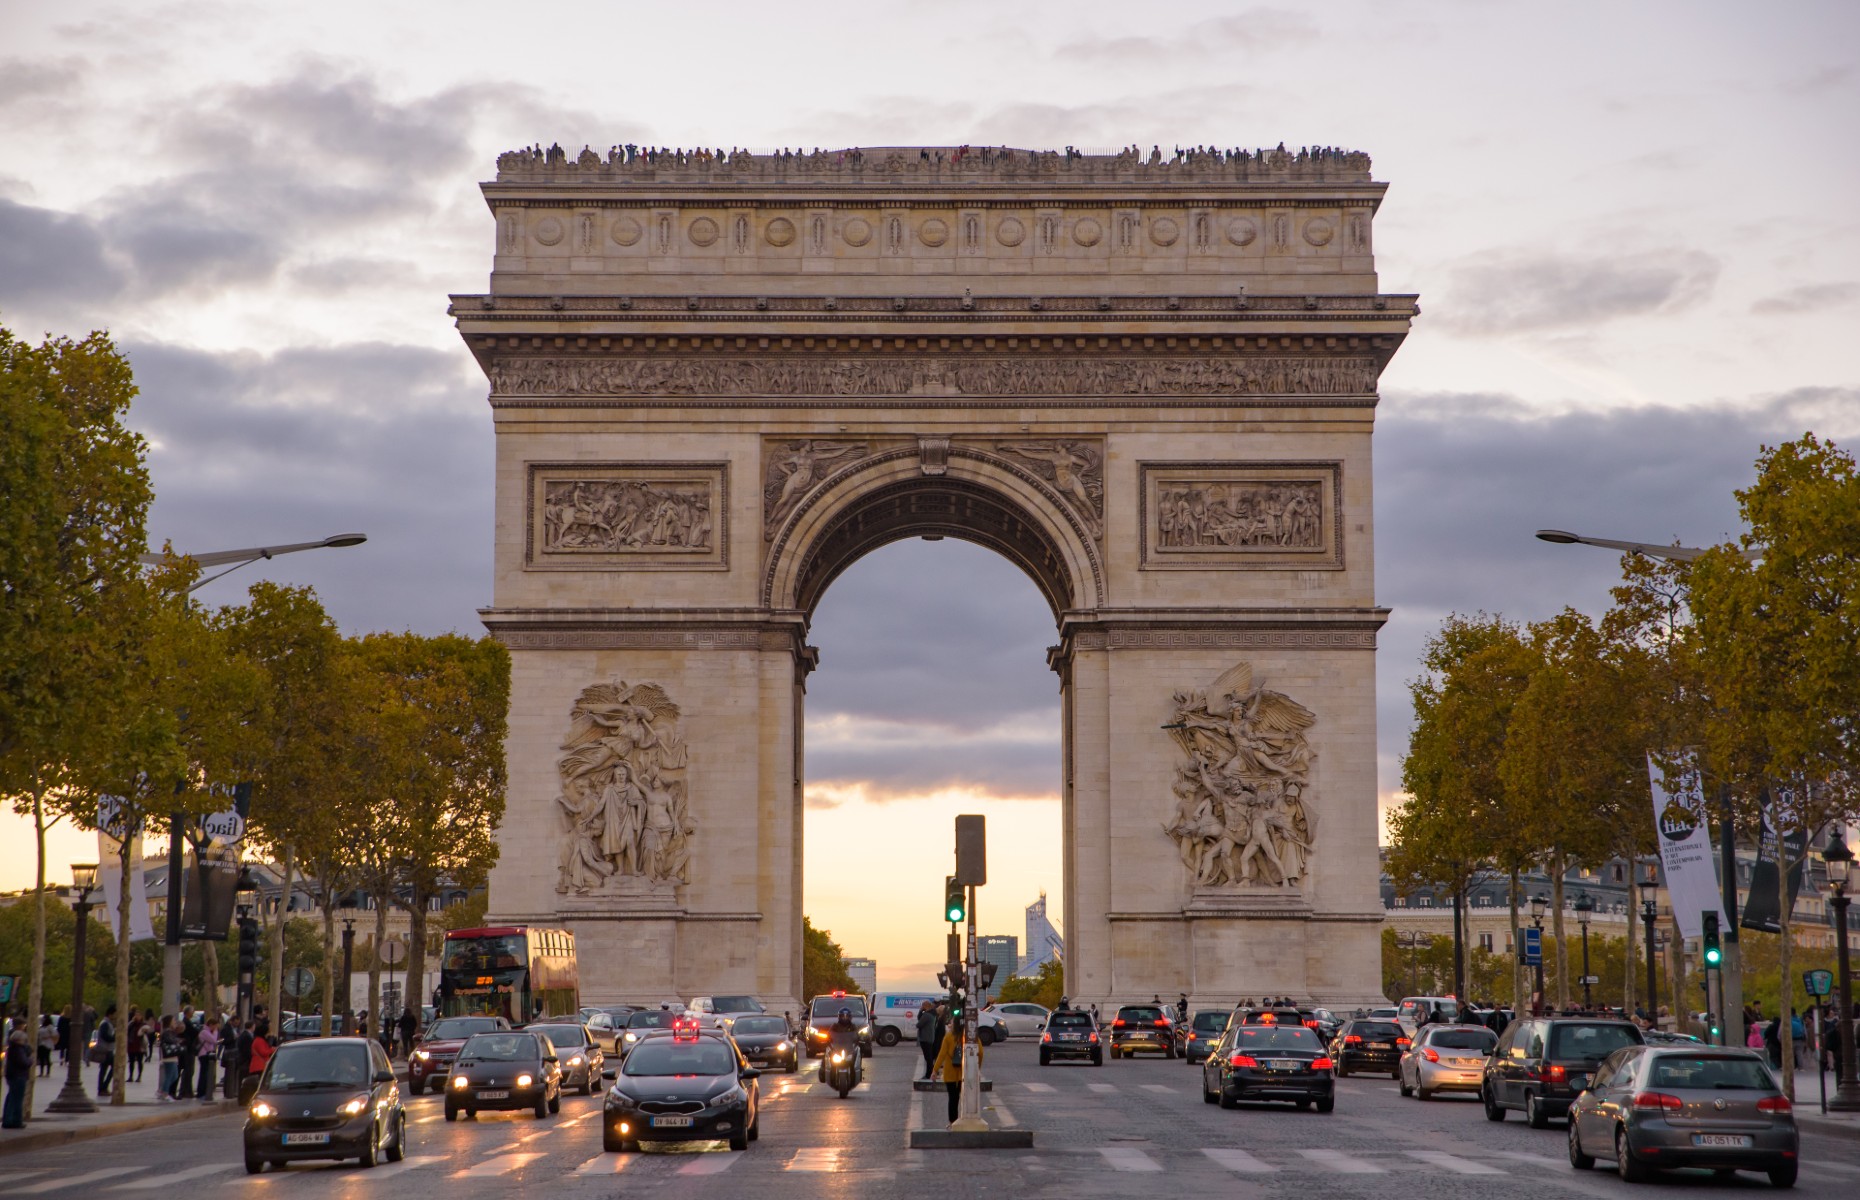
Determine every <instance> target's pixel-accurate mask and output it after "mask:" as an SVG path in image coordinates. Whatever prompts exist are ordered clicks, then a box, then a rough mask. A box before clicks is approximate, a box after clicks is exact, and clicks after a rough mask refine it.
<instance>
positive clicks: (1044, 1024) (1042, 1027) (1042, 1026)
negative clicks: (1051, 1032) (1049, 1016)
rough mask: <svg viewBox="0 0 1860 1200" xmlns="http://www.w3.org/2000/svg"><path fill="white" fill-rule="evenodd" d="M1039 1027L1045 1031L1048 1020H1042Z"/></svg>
mask: <svg viewBox="0 0 1860 1200" xmlns="http://www.w3.org/2000/svg"><path fill="white" fill-rule="evenodd" d="M1039 1028H1040V1031H1041V1032H1045V1030H1046V1022H1045V1021H1041V1022H1040V1025H1039Z"/></svg>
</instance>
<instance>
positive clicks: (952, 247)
mask: <svg viewBox="0 0 1860 1200" xmlns="http://www.w3.org/2000/svg"><path fill="white" fill-rule="evenodd" d="M1382 190H1383V185H1381V184H1377V183H1374V182H1371V181H1370V179H1369V175H1368V162H1367V159H1366V157H1364V156H1360V155H1346V154H1340V153H1337V152H1331V151H1323V152H1312V153H1309V154H1307V155H1303V156H1291V155H1282V154H1279V153H1278V152H1272V153H1269V154H1267V155H1263V156H1260V157H1257V158H1253V157H1229V156H1223V157H1221V158H1219V159H1209V158H1202V159H1198V160H1195V161H1193V162H1188V163H1183V164H1164V165H1159V166H1156V167H1151V166H1147V165H1144V164H1141V163H1137V162H1133V161H1129V160H1127V159H1125V158H1123V157H1118V158H1105V159H1098V158H1083V159H1064V160H1062V159H1060V158H1058V157H1057V156H1043V155H1029V154H1027V153H1026V152H1019V151H1017V152H1013V153H1006V152H1002V153H995V154H991V155H990V157H989V158H988V160H986V161H981V160H978V159H975V158H973V157H967V158H958V157H956V156H954V155H953V154H952V152H951V151H949V150H947V149H944V150H937V149H935V148H932V149H931V150H929V151H925V152H924V153H923V154H922V155H920V154H919V153H918V152H917V150H916V149H915V148H913V149H911V150H910V151H908V152H903V151H900V152H895V153H894V152H890V151H885V152H873V151H867V152H864V153H863V154H853V153H849V154H846V155H840V156H837V157H836V156H826V157H822V158H813V157H812V156H808V157H803V158H801V159H774V158H748V157H738V158H732V159H730V160H728V161H725V162H715V161H708V162H707V161H683V162H681V161H678V160H677V159H675V158H674V159H671V160H667V159H663V158H661V159H659V160H658V161H654V162H641V161H636V162H626V161H619V160H616V161H604V160H602V159H600V158H599V157H598V156H594V155H592V154H590V153H586V152H584V154H583V156H582V157H581V159H579V160H578V161H577V162H574V163H570V162H567V161H566V159H561V158H554V157H552V156H547V155H545V156H542V157H537V156H534V155H531V154H528V153H516V154H511V155H505V156H503V157H502V158H500V160H499V173H498V178H497V180H496V181H495V182H492V183H487V184H486V185H484V191H485V195H486V199H487V201H488V203H489V205H490V207H491V210H492V213H493V216H494V218H495V228H496V256H495V258H494V260H493V274H492V286H491V289H490V291H489V292H488V293H487V294H485V295H481V296H455V297H453V307H452V312H453V314H454V316H455V317H456V319H457V321H458V326H459V330H460V333H461V335H462V336H463V338H464V340H465V342H466V344H467V346H468V347H470V349H471V350H472V352H473V353H474V355H475V356H476V357H477V359H478V361H479V362H480V364H481V365H482V367H483V369H484V370H485V373H486V375H487V377H488V378H489V379H490V381H491V407H492V410H493V414H494V417H495V421H496V428H497V443H498V465H497V470H498V488H497V555H496V565H497V576H496V586H495V597H494V603H493V606H492V607H489V608H487V609H485V610H484V619H485V623H486V625H487V626H488V627H489V628H490V629H491V630H492V631H493V632H494V633H495V634H496V635H497V636H498V637H500V638H501V639H502V640H503V641H504V642H505V643H506V644H507V645H508V646H509V647H510V649H511V652H512V662H513V681H512V683H513V686H512V711H511V732H510V738H509V743H508V757H509V769H510V790H509V809H508V814H509V815H508V816H507V819H506V823H505V828H504V830H503V834H502V840H501V842H502V858H501V860H500V862H499V864H498V866H497V868H496V870H495V871H494V872H493V875H492V880H491V901H490V904H491V910H492V913H493V915H494V917H496V918H498V919H509V920H536V921H551V922H555V921H566V922H568V923H570V924H571V925H572V926H573V927H574V928H575V929H576V931H577V934H578V937H579V939H580V944H581V947H582V951H583V958H584V988H585V990H586V992H587V994H588V996H589V998H590V999H593V1000H608V999H612V1000H621V999H632V1000H659V999H667V998H671V997H673V996H678V997H682V998H688V997H689V996H691V995H693V994H701V993H707V992H713V991H726V992H753V993H756V994H758V995H760V996H762V997H763V998H764V1000H765V1001H767V1002H769V1003H771V1004H772V1005H774V1006H775V1007H792V1006H794V1005H795V1004H798V1003H799V1002H800V1000H801V999H802V997H800V996H799V995H798V992H799V989H800V976H801V971H800V944H799V928H800V920H801V878H800V862H801V843H802V817H801V812H802V786H803V780H804V777H805V755H804V745H803V737H802V712H803V708H804V704H805V682H806V678H807V675H808V673H809V671H811V670H812V669H813V666H814V664H815V658H816V656H815V652H814V651H813V650H812V649H811V648H810V647H809V646H808V644H807V630H808V623H809V621H810V620H811V617H812V613H813V611H814V608H815V605H816V604H817V602H818V600H819V598H820V596H821V594H822V593H823V592H824V591H825V589H826V588H827V587H828V586H829V585H830V584H831V583H832V581H833V580H834V578H836V577H837V576H838V575H839V574H840V573H841V572H842V571H844V570H845V569H846V568H847V567H848V566H850V565H851V564H852V563H853V562H855V561H857V560H858V559H859V558H860V557H861V556H862V555H864V554H867V553H869V552H870V551H872V550H873V549H875V548H877V547H879V546H882V545H884V544H886V543H888V542H892V541H896V540H899V539H901V538H907V537H919V536H929V537H938V536H942V537H956V538H962V539H966V540H969V541H972V542H976V543H978V544H981V545H983V546H987V547H989V548H991V549H993V550H995V551H997V552H998V553H1000V554H1002V555H1004V556H1006V557H1007V558H1008V559H1010V560H1011V561H1013V562H1014V563H1016V564H1017V565H1018V566H1020V567H1021V569H1022V570H1023V571H1025V572H1026V573H1027V574H1028V575H1029V576H1030V577H1031V578H1032V579H1033V580H1034V582H1035V583H1036V585H1037V586H1038V587H1039V588H1040V590H1041V593H1042V594H1043V595H1044V596H1045V597H1046V600H1047V602H1048V604H1049V605H1050V606H1051V608H1052V610H1053V614H1054V621H1055V626H1056V629H1057V645H1056V646H1055V647H1054V648H1053V650H1052V651H1051V653H1050V655H1049V661H1050V665H1051V666H1052V668H1053V669H1054V670H1055V671H1056V672H1057V673H1058V675H1059V679H1060V684H1061V692H1062V722H1063V763H1064V768H1063V770H1064V778H1063V789H1064V793H1063V814H1064V815H1063V819H1064V823H1065V841H1066V847H1065V876H1066V878H1065V895H1066V910H1065V914H1064V922H1063V923H1064V926H1065V934H1066V937H1067V963H1066V971H1067V989H1068V991H1069V993H1070V994H1071V995H1072V996H1073V997H1074V998H1075V999H1078V1000H1080V1001H1097V1002H1101V1003H1103V1002H1115V1001H1117V1000H1120V999H1126V998H1129V997H1131V996H1140V997H1143V998H1147V997H1148V996H1149V995H1151V994H1155V993H1162V994H1165V995H1173V994H1175V993H1176V992H1178V991H1186V992H1189V993H1190V994H1191V996H1192V997H1193V998H1194V999H1195V1000H1196V1001H1197V1002H1206V1003H1221V1002H1231V1001H1232V1000H1234V999H1236V998H1238V997H1239V996H1242V995H1257V994H1262V993H1281V992H1283V993H1289V994H1293V995H1297V996H1300V997H1304V998H1310V999H1313V1000H1319V1001H1324V1002H1329V1003H1337V1004H1353V1003H1362V1002H1366V1001H1368V1000H1370V999H1372V998H1374V996H1375V994H1376V991H1377V988H1378V986H1379V953H1378V939H1377V927H1378V925H1379V922H1380V903H1379V898H1378V892H1377V883H1376V880H1377V855H1376V830H1377V821H1376V793H1375V753H1374V732H1375V726H1374V647H1375V634H1376V630H1377V629H1378V628H1379V626H1380V625H1381V623H1382V621H1383V619H1384V618H1385V616H1386V614H1385V613H1384V611H1383V610H1381V609H1379V608H1377V607H1376V605H1375V601H1374V587H1373V554H1372V549H1373V540H1372V532H1371V524H1370V492H1369V481H1370V474H1371V472H1370V464H1371V456H1370V441H1371V435H1372V430H1373V418H1374V410H1375V403H1376V395H1375V390H1376V380H1377V377H1378V375H1379V373H1380V371H1381V370H1382V368H1383V366H1385V365H1386V363H1387V362H1388V359H1389V357H1390V356H1391V355H1392V354H1393V353H1394V352H1395V350H1396V348H1397V347H1398V346H1399V344H1400V342H1401V339H1402V337H1403V336H1404V335H1405V333H1406V331H1407V328H1408V324H1409V321H1410V320H1411V318H1412V317H1413V315H1414V313H1415V311H1416V310H1415V307H1414V303H1413V297H1409V296H1389V295H1383V294H1381V293H1380V292H1379V290H1378V288H1377V285H1376V280H1375V274H1374V263H1373V258H1372V257H1371V254H1370V249H1369V224H1370V218H1371V216H1372V215H1373V213H1374V210H1375V207H1376V205H1377V204H1378V203H1379V200H1380V197H1381V194H1382ZM881 230H882V231H883V232H882V236H880V235H879V232H878V231H881ZM1030 230H1031V231H1032V232H1033V233H1034V236H1031V237H1029V236H1028V234H1029V231H1030ZM1340 231H1341V232H1340ZM902 916H903V918H904V919H910V917H911V914H902Z"/></svg>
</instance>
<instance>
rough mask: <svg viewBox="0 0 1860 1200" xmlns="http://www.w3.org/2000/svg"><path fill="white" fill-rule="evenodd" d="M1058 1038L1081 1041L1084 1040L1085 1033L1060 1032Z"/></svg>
mask: <svg viewBox="0 0 1860 1200" xmlns="http://www.w3.org/2000/svg"><path fill="white" fill-rule="evenodd" d="M1059 1040H1060V1041H1062V1042H1082V1041H1084V1040H1085V1035H1084V1034H1082V1033H1062V1034H1060V1035H1059Z"/></svg>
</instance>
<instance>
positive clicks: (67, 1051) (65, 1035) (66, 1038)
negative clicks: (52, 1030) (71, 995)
mask: <svg viewBox="0 0 1860 1200" xmlns="http://www.w3.org/2000/svg"><path fill="white" fill-rule="evenodd" d="M70 1061H71V1006H70V1005H69V1004H67V1005H65V1007H64V1011H63V1012H61V1013H59V1014H58V1065H59V1066H61V1067H62V1066H64V1065H65V1064H66V1063H68V1062H70Z"/></svg>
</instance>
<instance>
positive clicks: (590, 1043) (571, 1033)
mask: <svg viewBox="0 0 1860 1200" xmlns="http://www.w3.org/2000/svg"><path fill="white" fill-rule="evenodd" d="M523 1028H524V1029H525V1031H527V1032H529V1033H540V1034H542V1035H543V1036H544V1037H546V1038H548V1039H549V1044H550V1045H552V1046H554V1047H555V1056H556V1058H558V1059H560V1060H561V1061H560V1062H559V1063H557V1065H558V1066H560V1067H561V1068H562V1086H563V1087H564V1088H580V1089H581V1094H582V1095H584V1096H592V1095H593V1094H594V1093H596V1092H598V1091H600V1090H601V1072H602V1071H605V1070H606V1069H607V1051H606V1050H605V1049H604V1048H603V1047H602V1046H601V1042H600V1039H599V1038H597V1037H595V1036H594V1031H593V1030H592V1029H590V1028H589V1027H588V1026H587V1025H584V1024H582V1023H581V1022H580V1021H546V1022H545V1021H536V1022H532V1023H530V1024H528V1025H525V1026H524V1027H523Z"/></svg>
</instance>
